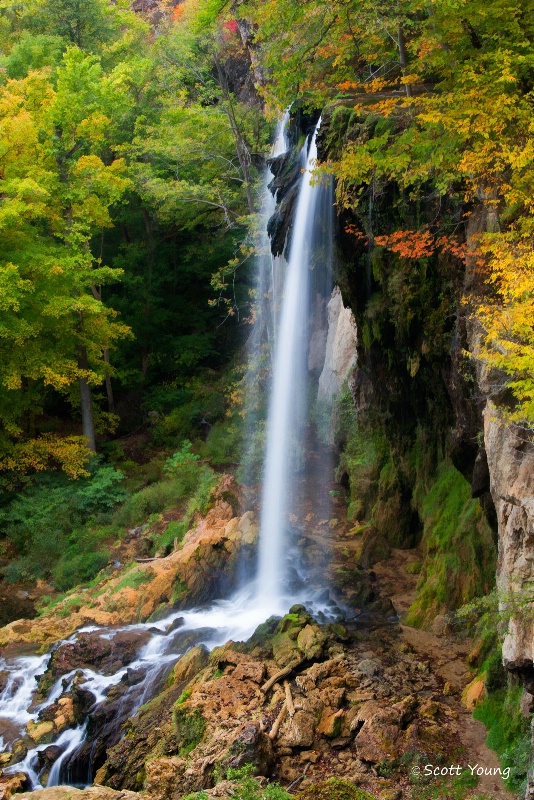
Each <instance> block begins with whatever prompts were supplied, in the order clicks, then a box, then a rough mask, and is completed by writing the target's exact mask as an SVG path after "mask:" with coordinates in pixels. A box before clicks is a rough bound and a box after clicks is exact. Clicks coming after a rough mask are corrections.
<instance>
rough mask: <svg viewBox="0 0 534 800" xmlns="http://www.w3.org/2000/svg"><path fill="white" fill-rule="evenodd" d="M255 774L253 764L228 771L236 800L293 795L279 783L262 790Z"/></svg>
mask: <svg viewBox="0 0 534 800" xmlns="http://www.w3.org/2000/svg"><path fill="white" fill-rule="evenodd" d="M255 773H256V768H255V767H254V766H253V765H252V764H245V766H244V767H240V768H239V769H229V770H227V771H226V780H228V781H232V782H233V785H232V793H233V797H235V798H236V800H289V798H290V797H291V795H289V794H288V793H287V792H286V791H285V789H283V788H282V787H281V786H279V785H278V784H277V783H273V784H269V785H267V786H266V787H265V788H264V789H262V788H261V787H260V786H259V784H258V782H257V781H255V780H254V777H253V776H254V774H255ZM204 797H207V795H206V794H205V793H204V792H195V793H193V794H190V795H187V796H186V797H184V800H204ZM362 800H363V798H362Z"/></svg>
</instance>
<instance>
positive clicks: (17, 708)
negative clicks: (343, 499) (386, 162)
mask: <svg viewBox="0 0 534 800" xmlns="http://www.w3.org/2000/svg"><path fill="white" fill-rule="evenodd" d="M286 124H287V115H286V117H285V118H284V120H283V121H282V122H281V124H280V126H279V129H278V134H277V140H276V143H275V146H274V149H273V155H279V154H281V153H283V152H284V150H285V147H286V143H285V137H284V131H285V127H286ZM316 134H317V130H316V131H315V133H314V134H313V136H312V137H311V142H310V144H309V149H308V148H307V146H306V145H305V146H304V147H303V149H302V153H301V158H302V162H301V163H302V165H303V167H304V168H305V171H304V174H303V176H302V178H301V183H300V190H299V195H298V200H297V206H296V212H295V219H294V225H293V232H292V237H291V244H290V248H289V259H288V261H287V262H286V261H285V259H283V257H278V258H276V259H275V258H273V257H272V256H271V253H270V248H269V247H268V245H269V241H268V237H267V234H266V232H265V233H264V234H263V240H262V241H263V251H264V252H263V256H262V257H261V258H260V264H259V275H258V301H259V304H260V306H261V308H260V311H259V312H258V313H259V315H260V319H259V320H258V321H257V324H256V326H255V330H254V333H253V335H252V337H251V340H250V343H249V347H252V348H260V347H261V345H262V341H263V342H267V350H268V353H269V358H270V360H271V362H272V373H273V374H272V383H271V391H270V402H269V410H268V421H267V447H266V452H265V466H264V484H263V494H262V512H261V520H260V522H261V530H260V544H259V563H258V573H257V576H256V578H255V579H253V580H252V581H250V576H249V582H248V584H247V585H245V586H244V587H243V588H241V589H240V590H239V591H238V592H237V593H236V594H235V595H234V596H233V597H230V598H228V599H222V600H217V601H215V602H213V603H211V605H210V606H209V607H207V608H204V609H193V610H181V611H173V612H172V613H169V615H168V616H167V617H166V618H164V619H161V620H159V621H157V622H146V623H139V624H137V625H129V626H126V627H124V628H120V627H119V628H100V627H98V626H89V627H86V628H82V629H80V630H79V631H77V632H76V633H75V634H73V635H72V636H71V637H70V638H69V639H67V640H65V641H64V642H59V643H58V644H57V646H56V647H57V648H60V647H62V646H63V645H66V644H71V643H73V642H76V641H77V640H78V637H79V636H81V635H85V636H87V635H89V636H94V637H97V638H102V639H107V640H111V641H113V639H114V638H115V637H116V636H120V635H121V633H122V632H124V631H128V632H130V634H131V635H132V636H138V637H139V646H138V649H137V650H136V651H135V658H134V659H133V660H132V661H131V662H130V663H129V664H128V666H127V667H126V666H124V665H121V666H119V665H118V664H117V665H116V666H115V665H114V666H113V667H112V668H110V671H109V672H106V671H105V670H104V671H103V672H102V673H99V672H97V671H94V670H92V669H90V668H83V669H82V668H79V669H74V670H73V671H72V672H69V673H68V674H64V675H61V676H60V677H59V678H58V679H57V680H56V681H55V682H54V684H53V686H52V687H51V688H50V689H49V691H48V694H47V697H46V699H45V700H44V702H41V704H40V705H37V706H36V705H34V702H35V692H36V677H37V676H38V675H39V674H41V673H42V672H43V671H44V670H45V669H46V668H47V665H48V662H49V659H50V657H51V655H50V654H48V655H44V656H22V657H19V658H15V659H13V660H11V661H9V660H4V659H0V669H1V670H2V671H5V672H6V673H7V681H6V683H5V686H4V688H3V689H2V690H1V691H0V732H1V733H2V736H4V737H5V739H6V742H5V746H6V749H7V750H8V751H9V750H10V749H11V747H12V745H13V744H14V742H15V741H16V740H17V739H18V740H20V739H21V738H22V737H23V736H24V733H25V728H26V725H27V724H28V723H29V722H37V721H38V720H40V719H44V718H46V713H50V711H51V710H52V706H53V705H54V704H55V703H56V702H57V701H58V699H59V698H60V697H61V696H63V695H64V694H65V693H68V692H69V691H72V690H73V687H74V682H75V681H76V682H77V685H79V686H81V688H82V690H83V692H84V693H85V696H86V697H87V696H89V697H92V701H89V707H88V709H87V710H86V711H85V712H84V719H82V720H81V721H77V723H76V724H74V723H73V725H72V727H70V728H67V729H66V730H62V731H61V732H60V733H58V734H57V736H56V738H55V741H53V743H52V744H53V745H54V749H55V751H56V753H55V761H54V762H53V763H52V764H51V765H50V771H49V772H48V774H47V769H46V767H45V766H44V764H45V758H47V757H48V756H46V754H45V752H44V751H45V750H46V749H47V747H48V745H44V744H40V745H36V746H35V747H34V748H33V749H30V750H29V751H28V752H27V753H26V754H25V756H24V758H23V760H22V761H19V762H18V763H15V764H12V765H10V766H9V767H7V768H5V769H4V772H5V774H13V773H16V772H21V771H22V772H25V773H26V775H27V776H28V781H29V784H30V786H31V787H32V788H40V787H41V786H42V784H43V783H45V782H47V785H49V786H53V785H56V784H58V783H71V784H74V785H84V784H85V782H87V783H90V782H91V780H92V773H93V771H94V770H95V769H98V766H99V764H101V763H102V761H103V758H104V757H105V749H106V748H107V747H111V746H113V745H114V744H116V742H117V741H119V740H120V738H121V736H122V732H121V726H122V725H123V723H124V722H125V721H126V719H128V717H131V716H133V715H134V714H135V713H136V712H137V711H138V709H139V707H140V706H141V705H142V704H143V703H145V702H146V701H147V700H149V699H151V697H153V696H154V695H155V694H157V692H158V691H159V690H160V688H161V686H162V683H163V682H164V680H165V677H166V675H167V673H168V671H169V669H171V668H172V666H173V664H174V663H175V662H176V661H177V660H178V659H179V658H180V656H181V655H182V654H183V653H184V652H186V651H187V650H188V649H189V648H190V647H191V646H193V645H196V644H204V645H205V646H206V647H208V648H209V649H212V648H214V647H217V646H219V645H222V644H224V643H225V642H227V641H229V640H234V641H240V640H246V639H247V638H249V637H250V636H251V634H252V633H253V632H254V630H255V629H256V628H257V626H258V625H259V624H260V623H262V622H264V621H265V619H266V618H267V617H268V616H270V615H271V614H284V613H286V612H287V611H288V609H289V607H290V606H291V605H292V604H293V603H297V602H298V603H303V602H304V603H306V604H307V605H308V607H309V608H310V610H311V611H312V613H314V612H315V613H319V612H324V613H326V614H335V613H337V611H338V609H337V608H336V607H335V604H332V602H331V601H330V599H329V598H328V592H326V593H324V592H323V594H326V597H321V596H320V595H319V593H318V591H317V589H313V588H312V586H311V585H309V584H307V581H308V578H309V575H310V574H311V571H310V570H308V569H307V568H305V567H303V566H302V563H301V562H300V560H299V559H300V555H299V551H298V548H296V547H294V545H293V539H294V531H292V530H291V525H292V524H293V523H291V524H290V521H289V517H290V516H291V517H292V518H295V519H296V517H297V514H300V528H299V530H298V535H299V536H300V535H302V533H303V532H305V531H304V530H303V526H305V525H308V524H309V525H310V526H312V525H313V523H312V522H308V520H311V519H312V518H313V519H314V520H315V522H316V523H319V520H321V519H322V522H323V523H324V522H325V521H326V522H327V521H328V507H327V506H328V501H329V495H328V488H329V477H328V475H329V473H331V469H330V464H329V462H328V460H324V459H323V458H322V455H321V453H320V452H319V451H320V448H319V447H318V446H317V440H316V437H315V436H314V434H313V432H311V426H310V425H309V416H310V401H309V397H310V396H312V395H313V394H315V395H316V393H317V386H316V385H314V383H313V381H315V384H316V383H317V380H318V369H319V367H320V363H321V358H320V352H319V356H317V352H315V356H314V358H312V357H311V345H312V344H313V347H314V349H315V351H317V350H319V351H320V350H321V343H320V342H321V336H322V333H321V330H322V329H321V325H318V323H317V320H318V319H320V318H323V323H324V310H325V307H326V301H327V299H328V297H329V294H330V284H331V262H332V228H333V221H332V208H333V201H332V187H331V185H328V186H325V185H323V184H321V183H318V184H317V185H315V184H314V181H313V180H312V170H313V168H314V164H315V161H316V159H317V146H316ZM271 178H272V175H269V174H268V175H267V177H266V180H265V184H264V203H263V209H264V210H263V218H264V228H265V231H266V229H267V221H268V219H269V217H270V216H271V215H272V213H273V211H274V209H275V200H274V198H273V197H272V195H271V193H270V192H269V190H268V183H269V182H270V180H271ZM261 315H263V318H261ZM323 338H324V339H325V340H326V330H324V337H323ZM317 342H319V344H317ZM323 361H324V354H323ZM311 376H313V380H312V378H311ZM257 424H258V416H254V414H253V415H251V417H250V418H249V420H248V423H247V425H248V428H247V436H248V437H249V438H252V435H253V429H254V426H256V425H257ZM304 454H305V455H306V471H305V472H303V471H302V469H301V467H302V463H303V456H304ZM306 504H308V505H306ZM304 506H306V509H307V511H308V513H307V514H305V515H304V514H303V508H304ZM312 510H313V513H312ZM304 518H305V520H306V521H305V522H303V519H304ZM317 531H318V528H317V527H316V529H315V531H313V533H314V535H315V536H316V537H318V538H320V537H321V532H320V530H319V532H317ZM315 568H316V572H317V573H318V575H319V578H320V580H319V585H321V584H323V586H324V574H323V573H322V572H321V570H322V566H321V564H320V563H318V562H317V563H315ZM129 675H130V676H136V675H137V676H138V677H137V678H136V679H135V680H133V681H132V682H129V681H128V680H127V679H128V676H129ZM112 690H113V691H112ZM119 690H120V693H119V696H118V699H116V697H117V692H118V691H119ZM114 698H115V699H114ZM98 725H100V728H99V727H98ZM2 736H0V743H2V744H4V742H3V741H2ZM91 737H92V738H91ZM99 748H100V749H99ZM97 751H98V752H97Z"/></svg>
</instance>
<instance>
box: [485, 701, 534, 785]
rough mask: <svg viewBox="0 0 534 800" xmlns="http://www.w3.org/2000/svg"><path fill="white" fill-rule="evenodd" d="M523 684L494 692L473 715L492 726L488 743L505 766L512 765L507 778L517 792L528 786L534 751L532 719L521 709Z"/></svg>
mask: <svg viewBox="0 0 534 800" xmlns="http://www.w3.org/2000/svg"><path fill="white" fill-rule="evenodd" d="M521 693H522V688H521V686H513V687H510V688H508V689H498V690H497V691H494V692H490V694H489V696H488V698H487V699H486V700H484V702H483V703H481V704H480V705H479V706H477V708H476V709H475V711H474V712H473V716H474V717H475V719H478V720H480V721H481V722H483V723H484V725H485V726H486V728H487V729H488V738H487V743H488V746H489V747H491V748H492V749H493V750H495V752H496V753H497V754H498V756H499V758H500V761H501V765H502V768H503V770H505V769H507V768H508V769H509V771H510V776H509V778H508V780H507V781H506V784H507V785H508V788H510V789H511V790H512V791H514V792H522V791H523V789H524V785H525V781H526V776H527V770H528V765H529V758H530V751H531V731H530V721H529V720H528V719H525V718H524V717H523V716H522V715H521V712H520V710H519V702H520V699H521Z"/></svg>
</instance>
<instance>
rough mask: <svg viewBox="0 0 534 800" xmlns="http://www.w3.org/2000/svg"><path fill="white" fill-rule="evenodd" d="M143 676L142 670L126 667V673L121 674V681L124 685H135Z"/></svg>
mask: <svg viewBox="0 0 534 800" xmlns="http://www.w3.org/2000/svg"><path fill="white" fill-rule="evenodd" d="M144 677H145V672H144V670H142V669H130V668H128V669H127V670H126V674H125V675H123V676H122V678H121V682H122V683H125V684H126V686H137V684H138V683H141V681H142V680H143V678H144Z"/></svg>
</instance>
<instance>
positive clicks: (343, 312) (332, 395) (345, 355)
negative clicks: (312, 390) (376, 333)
mask: <svg viewBox="0 0 534 800" xmlns="http://www.w3.org/2000/svg"><path fill="white" fill-rule="evenodd" d="M327 314H328V335H327V338H326V347H325V358H324V364H323V369H322V372H321V376H320V378H319V389H318V394H317V398H318V400H319V401H320V402H323V403H327V404H329V405H331V404H332V402H333V401H334V400H335V399H336V398H337V397H338V396H339V393H340V391H341V387H342V386H343V383H344V381H345V380H347V378H348V376H349V374H350V372H351V369H352V368H353V367H354V365H355V363H356V344H357V337H356V323H355V320H354V316H353V314H352V311H351V310H350V308H346V307H345V306H344V305H343V298H342V297H341V290H340V289H339V287H338V286H336V287H335V288H334V290H333V292H332V296H331V298H330V300H329V302H328V306H327Z"/></svg>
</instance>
